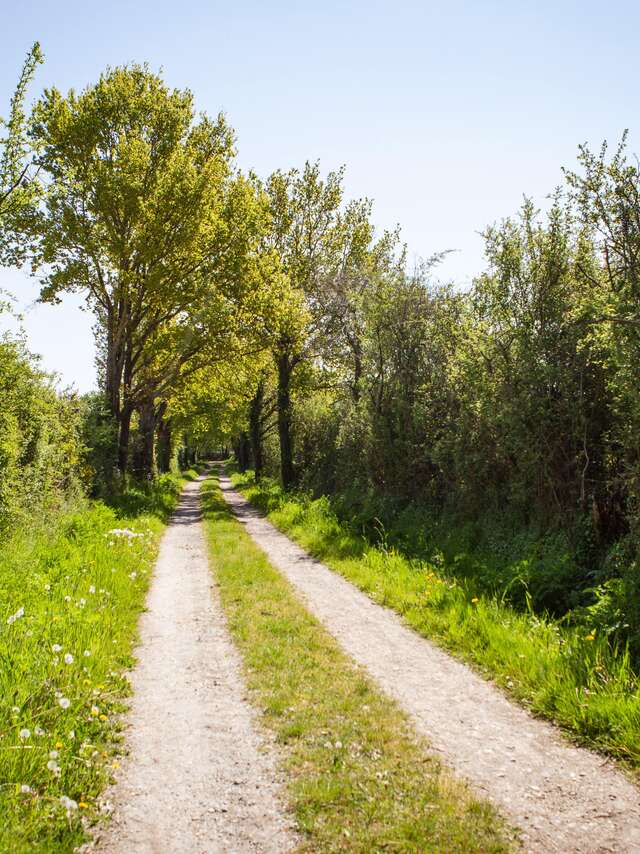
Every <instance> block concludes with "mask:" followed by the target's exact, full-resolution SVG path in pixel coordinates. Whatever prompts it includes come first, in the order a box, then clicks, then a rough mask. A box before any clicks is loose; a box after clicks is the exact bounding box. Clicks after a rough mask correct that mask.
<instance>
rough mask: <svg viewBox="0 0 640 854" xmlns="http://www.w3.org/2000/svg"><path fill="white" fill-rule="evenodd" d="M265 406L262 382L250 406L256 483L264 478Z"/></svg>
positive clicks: (250, 426)
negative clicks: (263, 410)
mask: <svg viewBox="0 0 640 854" xmlns="http://www.w3.org/2000/svg"><path fill="white" fill-rule="evenodd" d="M263 405H264V382H263V381H262V380H260V382H259V383H258V388H257V389H256V393H255V394H254V396H253V398H252V400H251V403H250V404H249V441H250V442H251V456H252V458H253V473H254V477H255V479H256V481H259V480H260V478H261V477H262V471H263V468H264V454H263V450H262V409H263Z"/></svg>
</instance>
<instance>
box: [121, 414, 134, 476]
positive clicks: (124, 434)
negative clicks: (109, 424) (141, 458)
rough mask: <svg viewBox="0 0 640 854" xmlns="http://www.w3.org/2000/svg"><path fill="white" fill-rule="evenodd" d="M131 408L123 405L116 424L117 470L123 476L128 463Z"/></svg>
mask: <svg viewBox="0 0 640 854" xmlns="http://www.w3.org/2000/svg"><path fill="white" fill-rule="evenodd" d="M132 415H133V408H132V407H131V406H130V405H129V404H128V403H125V404H124V406H123V407H122V409H121V410H120V418H119V424H118V469H119V471H120V474H122V475H124V473H125V472H126V470H127V463H128V462H129V436H130V435H131V416H132Z"/></svg>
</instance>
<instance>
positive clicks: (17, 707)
mask: <svg viewBox="0 0 640 854" xmlns="http://www.w3.org/2000/svg"><path fill="white" fill-rule="evenodd" d="M11 711H12V712H13V714H14V715H17V714H18V712H19V711H20V706H12V707H11Z"/></svg>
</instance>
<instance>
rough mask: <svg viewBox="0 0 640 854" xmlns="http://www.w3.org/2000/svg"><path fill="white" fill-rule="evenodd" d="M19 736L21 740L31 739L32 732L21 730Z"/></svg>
mask: <svg viewBox="0 0 640 854" xmlns="http://www.w3.org/2000/svg"><path fill="white" fill-rule="evenodd" d="M18 735H19V736H20V738H31V730H29V729H26V728H25V729H21V730H20V732H19V733H18Z"/></svg>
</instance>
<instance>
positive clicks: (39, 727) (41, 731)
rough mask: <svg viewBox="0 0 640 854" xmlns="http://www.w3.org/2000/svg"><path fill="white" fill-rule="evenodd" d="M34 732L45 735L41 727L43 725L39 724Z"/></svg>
mask: <svg viewBox="0 0 640 854" xmlns="http://www.w3.org/2000/svg"><path fill="white" fill-rule="evenodd" d="M34 733H35V734H36V735H45V731H44V730H43V729H42V727H41V726H37V727H36V728H35V729H34Z"/></svg>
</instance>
